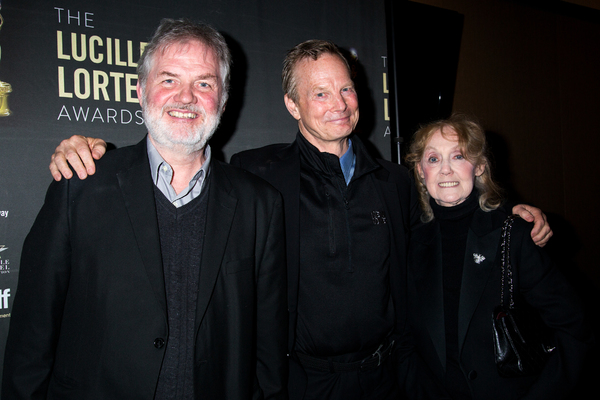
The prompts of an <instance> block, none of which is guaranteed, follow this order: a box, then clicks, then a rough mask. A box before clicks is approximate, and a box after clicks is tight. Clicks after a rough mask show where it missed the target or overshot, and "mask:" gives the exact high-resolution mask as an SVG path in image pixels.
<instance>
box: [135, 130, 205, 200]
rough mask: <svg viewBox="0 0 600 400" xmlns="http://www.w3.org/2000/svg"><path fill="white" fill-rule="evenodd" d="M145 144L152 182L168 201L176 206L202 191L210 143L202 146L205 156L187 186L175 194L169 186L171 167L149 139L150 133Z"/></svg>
mask: <svg viewBox="0 0 600 400" xmlns="http://www.w3.org/2000/svg"><path fill="white" fill-rule="evenodd" d="M146 144H147V149H148V161H149V162H150V173H151V174H152V182H153V183H154V184H155V185H156V187H158V189H159V190H160V191H161V192H162V194H164V195H165V197H166V198H167V199H169V201H170V202H171V203H173V204H174V205H175V206H176V207H180V206H182V205H184V204H187V203H189V202H190V201H191V200H193V199H194V198H196V197H197V196H198V195H199V194H200V192H201V191H202V188H203V186H204V182H206V177H207V176H208V173H209V172H210V171H209V168H210V161H211V158H212V157H211V149H210V145H208V144H207V145H206V147H205V148H204V157H205V158H206V159H205V161H204V164H202V166H201V167H200V169H199V170H198V172H196V174H194V177H193V178H192V179H191V180H190V183H189V186H188V188H187V189H185V190H183V191H181V193H179V195H177V194H176V193H175V190H174V189H173V187H172V186H171V180H172V179H173V168H172V167H171V166H170V165H169V163H168V162H166V161H165V159H164V158H163V157H162V156H161V155H160V153H159V152H158V150H157V149H156V147H155V146H154V144H153V143H152V141H151V140H150V135H148V136H147V137H146Z"/></svg>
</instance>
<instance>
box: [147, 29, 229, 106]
mask: <svg viewBox="0 0 600 400" xmlns="http://www.w3.org/2000/svg"><path fill="white" fill-rule="evenodd" d="M191 40H198V41H200V42H201V43H202V44H204V45H205V46H207V47H209V48H210V49H212V50H213V51H214V52H215V55H216V56H217V59H218V61H219V67H220V73H221V85H222V87H223V94H222V96H221V106H223V105H224V104H225V102H226V101H227V98H228V96H229V72H230V70H231V53H230V52H229V47H227V43H226V42H225V38H223V35H221V34H220V33H219V32H217V31H216V30H215V29H214V28H213V27H212V26H210V25H208V24H204V23H194V22H191V21H190V20H188V19H185V18H183V19H178V20H174V19H169V18H165V19H163V20H162V21H160V25H159V26H158V28H156V31H155V32H154V35H153V36H152V39H150V42H149V43H148V45H147V46H146V48H145V49H144V53H143V54H142V56H141V57H140V60H139V62H138V67H137V73H138V80H139V82H140V86H141V87H142V89H144V88H145V87H146V80H147V79H148V74H149V73H150V70H151V69H152V64H153V62H154V56H155V54H156V52H157V51H159V52H161V53H164V52H165V51H166V50H167V49H168V48H169V47H170V46H171V45H173V44H177V43H186V42H189V41H191Z"/></svg>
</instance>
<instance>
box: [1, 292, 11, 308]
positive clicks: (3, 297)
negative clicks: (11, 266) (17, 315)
mask: <svg viewBox="0 0 600 400" xmlns="http://www.w3.org/2000/svg"><path fill="white" fill-rule="evenodd" d="M9 297H10V289H0V309H2V310H6V309H8V298H9Z"/></svg>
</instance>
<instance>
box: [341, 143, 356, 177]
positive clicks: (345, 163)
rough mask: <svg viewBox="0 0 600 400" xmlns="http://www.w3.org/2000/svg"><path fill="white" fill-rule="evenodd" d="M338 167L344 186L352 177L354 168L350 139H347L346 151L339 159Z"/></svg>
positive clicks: (354, 158) (354, 162) (354, 161)
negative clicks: (342, 175)
mask: <svg viewBox="0 0 600 400" xmlns="http://www.w3.org/2000/svg"><path fill="white" fill-rule="evenodd" d="M340 167H341V168H342V173H343V174H344V180H345V181H346V185H348V184H350V180H351V179H352V176H353V175H354V168H355V167H356V154H354V149H353V148H352V140H351V139H348V150H346V152H345V153H344V155H342V156H341V157H340Z"/></svg>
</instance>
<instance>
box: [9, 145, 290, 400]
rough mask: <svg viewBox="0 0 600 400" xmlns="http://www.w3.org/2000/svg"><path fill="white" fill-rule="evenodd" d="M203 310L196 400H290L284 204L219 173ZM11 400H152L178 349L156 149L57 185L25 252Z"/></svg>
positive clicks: (243, 175) (247, 178) (264, 189)
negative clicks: (171, 343)
mask: <svg viewBox="0 0 600 400" xmlns="http://www.w3.org/2000/svg"><path fill="white" fill-rule="evenodd" d="M210 168H211V172H210V173H211V181H210V186H208V187H207V188H205V189H208V190H209V193H208V209H207V222H206V229H205V232H206V235H205V238H204V245H203V249H204V250H203V254H202V261H201V265H199V268H200V283H199V290H198V300H197V306H196V321H195V322H196V328H195V329H196V334H195V338H196V344H195V348H194V363H195V368H194V379H195V393H196V398H208V399H239V400H248V399H251V398H253V395H254V396H255V397H254V398H262V395H264V396H265V398H286V396H287V392H286V389H285V379H286V376H287V359H286V342H287V336H286V335H287V326H286V323H285V320H286V315H287V314H286V304H285V282H286V270H285V259H284V245H283V239H282V238H283V235H284V232H283V210H282V204H281V196H280V195H279V194H278V193H277V192H276V191H275V190H274V189H273V188H272V187H270V186H269V185H267V184H266V183H265V182H263V181H262V180H260V179H258V178H256V177H255V176H253V175H251V174H249V173H247V172H245V171H242V170H240V169H238V168H234V167H231V166H229V165H227V164H223V163H220V162H218V161H213V162H212V164H211V166H210ZM20 267H21V268H20V276H19V286H18V293H17V295H16V299H15V302H14V307H13V311H12V320H11V326H10V332H9V335H8V343H7V347H6V356H5V364H4V382H3V390H2V398H3V399H4V400H11V399H46V398H47V399H60V400H67V399H74V400H81V399H88V400H89V399H103V400H106V399H130V400H132V399H145V400H152V399H153V397H154V392H155V389H156V385H157V380H158V376H159V371H160V368H161V363H162V360H163V356H164V354H165V348H166V346H165V345H164V343H165V340H166V338H167V337H168V330H169V326H168V322H167V306H166V294H165V284H164V277H163V268H162V258H161V249H160V241H159V232H158V223H157V217H156V207H155V202H154V190H153V183H152V178H151V174H150V168H149V162H148V157H147V153H146V141H145V140H143V141H142V142H140V143H139V144H138V145H136V146H131V147H126V148H123V149H119V150H116V151H112V152H109V153H108V154H107V155H106V156H105V157H104V158H103V159H102V160H100V161H98V170H97V172H96V174H95V175H93V176H90V177H88V179H87V180H85V181H80V180H79V179H77V178H76V177H75V178H73V179H71V180H62V181H60V182H53V183H52V185H51V186H50V188H49V190H48V193H47V196H46V201H45V204H44V206H43V207H42V210H41V211H40V213H39V215H38V217H37V219H36V221H35V223H34V225H33V228H32V229H31V232H30V233H29V235H28V236H27V239H26V240H25V244H24V248H23V256H22V261H21V266H20Z"/></svg>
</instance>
